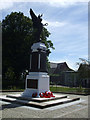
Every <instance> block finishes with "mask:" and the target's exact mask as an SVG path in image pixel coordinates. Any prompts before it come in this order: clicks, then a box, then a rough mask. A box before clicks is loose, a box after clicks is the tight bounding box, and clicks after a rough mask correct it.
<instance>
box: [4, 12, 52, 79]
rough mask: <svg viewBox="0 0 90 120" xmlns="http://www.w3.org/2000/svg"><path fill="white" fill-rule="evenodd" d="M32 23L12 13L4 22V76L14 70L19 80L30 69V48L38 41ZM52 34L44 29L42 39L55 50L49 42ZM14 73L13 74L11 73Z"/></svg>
mask: <svg viewBox="0 0 90 120" xmlns="http://www.w3.org/2000/svg"><path fill="white" fill-rule="evenodd" d="M32 34H33V28H32V21H31V19H30V18H29V17H26V16H24V14H23V13H21V12H19V13H17V12H12V13H11V14H10V15H7V16H6V17H5V19H4V20H3V21H2V59H3V62H2V68H3V69H2V74H3V78H4V79H5V74H6V73H8V70H9V69H8V68H12V69H13V72H14V74H15V76H16V77H15V78H16V79H19V77H20V74H21V73H22V71H24V70H26V69H29V61H30V58H29V57H30V48H31V45H32V44H33V43H35V42H37V41H35V40H34V39H33V36H32ZM49 35H50V33H49V32H48V31H47V29H46V28H43V32H42V34H41V39H42V41H43V42H44V43H45V45H46V46H47V48H48V50H49V51H50V49H49V48H54V47H53V43H52V42H51V41H50V40H47V38H48V37H49ZM11 73H12V72H11Z"/></svg>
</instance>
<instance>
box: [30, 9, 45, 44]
mask: <svg viewBox="0 0 90 120" xmlns="http://www.w3.org/2000/svg"><path fill="white" fill-rule="evenodd" d="M30 15H31V18H32V22H33V30H34V31H33V32H34V38H35V39H36V41H37V42H40V41H41V39H40V35H41V32H42V29H43V26H46V25H47V23H46V24H44V25H43V24H42V18H41V17H42V14H41V15H40V14H39V15H38V17H37V16H36V15H35V14H34V12H33V10H32V9H30Z"/></svg>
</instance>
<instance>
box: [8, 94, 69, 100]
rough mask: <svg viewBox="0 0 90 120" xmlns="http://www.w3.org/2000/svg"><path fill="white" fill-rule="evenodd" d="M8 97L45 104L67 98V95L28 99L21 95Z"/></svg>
mask: <svg viewBox="0 0 90 120" xmlns="http://www.w3.org/2000/svg"><path fill="white" fill-rule="evenodd" d="M7 97H9V98H16V99H20V100H28V101H34V102H45V101H51V100H57V99H62V98H67V95H56V94H55V97H51V98H28V97H22V96H21V95H20V94H17V95H7Z"/></svg>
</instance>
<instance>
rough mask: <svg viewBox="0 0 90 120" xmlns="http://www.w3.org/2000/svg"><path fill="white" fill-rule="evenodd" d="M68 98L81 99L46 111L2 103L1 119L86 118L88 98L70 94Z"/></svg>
mask: <svg viewBox="0 0 90 120" xmlns="http://www.w3.org/2000/svg"><path fill="white" fill-rule="evenodd" d="M16 93H17V92H16ZM16 93H14V94H16ZM6 94H10V93H4V95H6ZM11 94H12V93H11ZM68 96H70V97H75V96H76V97H80V98H81V99H80V100H79V101H76V102H72V103H66V104H63V105H58V106H54V107H49V108H46V109H38V108H33V107H26V106H21V105H17V104H11V103H8V102H3V103H2V109H1V110H0V112H2V117H3V118H88V96H80V95H70V94H69V95H68ZM0 105H1V102H0Z"/></svg>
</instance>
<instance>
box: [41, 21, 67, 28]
mask: <svg viewBox="0 0 90 120" xmlns="http://www.w3.org/2000/svg"><path fill="white" fill-rule="evenodd" d="M45 23H48V25H49V27H62V26H64V25H66V24H67V23H66V22H59V21H46V20H43V24H45Z"/></svg>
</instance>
